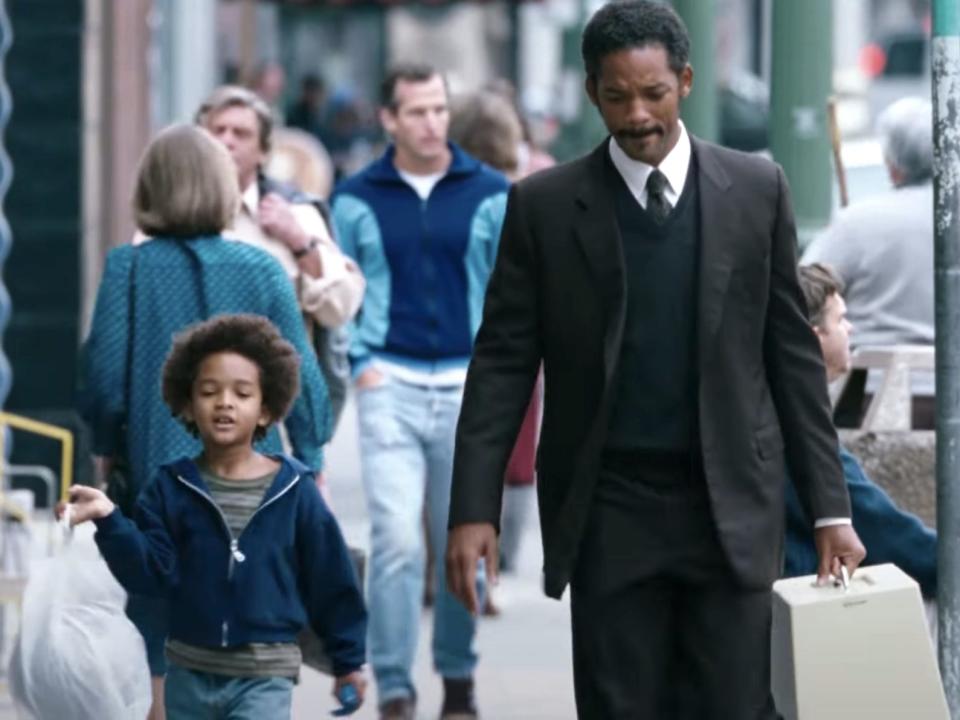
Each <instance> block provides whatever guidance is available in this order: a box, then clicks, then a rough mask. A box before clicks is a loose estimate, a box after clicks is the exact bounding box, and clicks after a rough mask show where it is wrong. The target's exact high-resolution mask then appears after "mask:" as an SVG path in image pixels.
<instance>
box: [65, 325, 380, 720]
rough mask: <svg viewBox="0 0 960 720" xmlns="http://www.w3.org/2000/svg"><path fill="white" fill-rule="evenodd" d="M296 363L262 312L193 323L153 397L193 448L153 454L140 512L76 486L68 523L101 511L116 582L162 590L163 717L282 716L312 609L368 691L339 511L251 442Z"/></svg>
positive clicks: (337, 667) (359, 614)
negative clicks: (155, 469)
mask: <svg viewBox="0 0 960 720" xmlns="http://www.w3.org/2000/svg"><path fill="white" fill-rule="evenodd" d="M298 366H299V357H298V356H297V354H296V351H295V350H294V349H293V347H292V346H291V345H290V344H289V343H287V342H286V341H285V340H284V339H283V338H282V337H281V336H280V334H279V332H278V331H277V329H276V328H275V327H274V326H273V325H272V324H271V323H270V322H269V321H268V320H266V319H264V318H262V317H259V316H254V315H221V316H219V317H215V318H213V319H212V320H209V321H207V322H203V323H200V324H198V325H195V326H193V327H191V328H189V329H188V330H186V331H185V332H183V333H181V334H180V335H178V336H177V337H176V338H175V341H174V345H173V349H172V350H171V352H170V355H169V356H168V358H167V361H166V364H165V365H164V368H163V398H164V400H165V402H166V403H167V404H168V405H169V407H170V410H171V412H172V413H173V414H174V416H176V417H177V418H179V419H180V420H181V421H182V422H183V423H184V424H185V425H186V427H187V429H188V430H190V431H191V432H193V433H195V434H196V435H198V436H199V437H200V439H201V440H202V442H203V452H202V453H201V455H200V456H199V457H197V458H195V459H188V458H184V459H181V460H178V461H177V462H174V463H171V464H169V465H165V466H163V467H161V468H160V471H159V473H158V474H157V475H156V476H155V478H154V480H153V481H152V482H151V483H149V485H148V486H147V487H146V488H144V490H143V492H142V493H141V496H140V499H139V501H138V504H137V508H136V512H135V514H134V521H131V520H128V519H127V518H125V517H124V516H123V515H122V514H121V513H120V512H119V511H118V510H117V509H116V508H115V506H114V505H113V503H112V502H111V501H110V500H109V499H108V498H107V497H106V495H104V494H103V493H102V492H100V491H99V490H96V489H94V488H90V487H83V486H74V487H73V488H71V493H70V498H71V503H70V505H69V506H68V507H69V509H70V512H71V522H72V523H73V524H77V523H81V522H85V521H87V520H93V521H94V522H95V523H96V525H97V532H96V536H95V539H96V542H97V545H98V546H99V548H100V552H101V553H102V555H103V557H104V559H105V560H106V561H107V564H108V565H109V567H110V570H111V571H112V572H113V574H114V575H115V576H116V578H117V579H118V580H119V582H120V583H121V584H122V585H123V586H124V588H126V589H127V591H128V592H131V593H140V594H144V595H166V596H167V597H169V599H170V606H171V613H170V614H171V618H170V636H169V639H168V641H167V649H166V652H167V658H168V661H169V662H170V670H169V673H168V675H167V681H166V693H165V694H166V701H165V702H166V710H167V717H168V718H169V720H181V719H184V720H186V719H187V718H189V719H191V720H192V719H193V718H201V717H202V718H211V720H212V719H214V718H224V719H226V718H230V719H231V720H234V719H242V720H246V719H248V718H249V719H251V720H252V719H253V718H258V719H260V718H271V720H273V719H274V718H289V717H290V704H291V696H292V690H293V684H294V681H295V679H296V678H297V676H298V674H299V670H300V662H301V657H300V649H299V646H298V645H297V643H296V637H297V634H298V632H299V631H300V629H301V628H302V627H303V626H304V624H305V623H306V622H307V621H308V620H309V622H310V624H311V625H312V627H313V628H314V629H315V630H316V632H317V634H318V635H319V637H320V638H321V639H322V640H323V642H324V647H325V649H326V651H327V653H328V654H329V655H330V657H331V659H332V661H333V668H334V674H335V675H336V681H335V685H334V694H335V695H338V696H340V693H341V691H342V690H344V689H346V686H352V689H353V690H354V692H355V693H356V696H357V699H358V700H359V701H362V699H363V693H364V688H365V684H366V681H365V679H364V677H363V674H362V672H361V666H362V665H363V662H364V653H365V647H364V641H365V636H366V623H367V617H366V610H365V609H364V605H363V599H362V594H361V590H360V588H359V587H358V585H357V578H356V574H355V572H354V569H353V566H352V564H351V562H350V558H349V556H348V554H347V549H346V546H345V545H344V541H343V538H342V536H341V535H340V530H339V528H338V526H337V523H336V521H335V520H334V518H333V516H332V515H331V514H330V511H329V510H328V509H327V507H326V505H325V504H324V502H323V500H322V499H321V497H320V494H319V492H318V491H317V487H316V485H315V484H314V483H313V482H312V478H311V471H310V470H308V469H307V468H306V467H304V466H303V465H301V464H300V463H298V462H297V461H296V460H293V459H292V458H289V457H287V456H285V455H274V456H268V455H262V454H260V453H258V452H256V451H255V450H254V448H253V443H254V442H255V441H256V440H258V439H259V438H261V437H263V435H264V434H265V433H266V431H267V429H268V428H269V426H270V425H271V424H272V423H274V422H276V421H279V420H281V419H282V418H283V417H284V415H285V414H286V412H287V410H288V408H289V407H290V404H291V403H292V402H293V399H294V398H295V397H296V395H297V392H298V377H299V376H298ZM60 509H61V511H62V510H63V508H62V507H61V508H60Z"/></svg>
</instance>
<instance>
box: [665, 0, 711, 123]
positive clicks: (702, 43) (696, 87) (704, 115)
mask: <svg viewBox="0 0 960 720" xmlns="http://www.w3.org/2000/svg"><path fill="white" fill-rule="evenodd" d="M673 6H674V8H675V9H676V11H677V13H678V14H679V15H680V17H682V18H683V22H684V23H685V24H686V26H687V31H688V32H689V33H690V65H692V66H693V91H692V92H691V93H690V96H689V97H688V98H687V99H686V100H684V101H683V105H682V106H681V109H682V111H683V113H682V114H683V122H684V124H685V125H686V126H687V130H689V131H690V132H692V133H693V134H694V135H696V136H697V137H700V138H703V139H704V140H710V141H711V142H716V141H717V139H718V138H719V136H720V130H719V125H720V122H719V115H720V113H719V93H718V92H717V78H716V75H717V74H716V72H715V68H716V65H717V57H716V45H717V41H716V35H717V33H716V2H715V0H673Z"/></svg>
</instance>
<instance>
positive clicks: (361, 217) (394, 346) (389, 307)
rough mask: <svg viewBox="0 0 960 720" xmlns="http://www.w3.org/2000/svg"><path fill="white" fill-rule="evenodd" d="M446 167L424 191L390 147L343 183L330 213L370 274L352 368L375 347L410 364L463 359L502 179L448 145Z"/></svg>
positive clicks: (356, 325)
mask: <svg viewBox="0 0 960 720" xmlns="http://www.w3.org/2000/svg"><path fill="white" fill-rule="evenodd" d="M450 150H451V153H452V160H451V163H450V167H449V169H448V170H447V173H446V174H445V175H444V176H443V177H442V178H441V179H440V181H439V182H438V183H437V184H436V186H435V187H434V188H433V191H432V192H431V193H430V196H429V197H428V198H427V199H426V200H421V199H420V197H419V196H418V195H417V193H416V192H415V191H414V189H413V188H412V187H410V186H409V185H408V184H407V183H406V182H405V181H404V180H403V178H402V177H401V176H400V174H399V173H398V172H397V169H396V167H395V166H394V163H393V160H394V152H395V151H394V148H393V147H392V146H391V147H390V148H389V149H388V150H387V152H386V153H385V154H384V155H383V156H382V157H381V158H380V159H378V160H376V161H375V162H373V163H371V164H370V165H369V166H368V167H367V168H365V169H364V170H363V171H361V172H360V173H358V174H357V175H354V176H353V177H351V178H348V179H347V180H345V181H344V182H343V183H341V184H340V185H339V186H338V187H337V189H336V192H335V193H334V198H333V218H334V222H335V224H336V227H337V234H338V237H339V239H340V244H341V247H342V248H343V250H344V252H345V253H347V254H348V255H349V256H350V257H352V258H353V259H354V260H355V261H356V262H357V264H358V265H359V266H360V269H361V270H362V271H363V274H364V276H365V277H366V279H367V290H366V294H365V295H364V299H363V306H362V307H361V308H360V312H359V314H358V315H357V317H356V318H355V319H354V321H353V323H352V325H351V347H350V360H351V364H352V367H353V374H354V376H356V375H358V374H359V373H360V372H362V371H363V369H364V367H366V365H367V364H368V363H369V362H370V360H371V359H372V357H373V356H374V355H385V356H387V357H389V358H390V359H391V360H392V361H394V362H398V361H399V362H404V361H407V364H410V365H411V366H413V367H422V366H423V365H424V364H426V365H429V366H431V367H439V366H443V365H448V366H454V365H458V364H462V365H463V366H464V367H465V366H466V364H467V362H468V361H469V358H470V353H471V351H472V349H473V337H474V335H475V334H476V331H477V329H478V328H479V327H480V316H481V313H482V310H483V298H484V294H485V293H486V287H487V279H488V278H489V276H490V272H491V270H492V269H493V261H494V259H495V258H496V254H497V245H498V243H499V240H500V226H501V224H502V223H503V215H504V212H505V210H506V204H507V194H506V193H507V188H508V182H507V179H506V178H505V177H504V176H503V175H501V174H500V173H498V172H496V171H495V170H493V169H492V168H490V167H488V166H486V165H484V164H483V163H481V162H480V161H479V160H476V159H475V158H473V157H471V156H470V155H468V154H467V153H465V152H464V151H463V150H461V149H460V148H459V147H457V146H456V145H454V144H452V143H451V144H450Z"/></svg>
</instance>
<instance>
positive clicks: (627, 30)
mask: <svg viewBox="0 0 960 720" xmlns="http://www.w3.org/2000/svg"><path fill="white" fill-rule="evenodd" d="M648 45H662V46H663V49H664V50H666V51H667V62H668V63H669V64H670V69H671V70H673V71H674V72H675V73H676V74H677V75H679V74H680V73H681V72H682V71H683V68H684V67H686V66H687V63H688V62H689V60H690V36H689V35H688V34H687V27H686V25H684V24H683V20H681V19H680V16H679V15H677V13H676V12H675V11H674V10H673V8H671V7H669V6H668V5H665V4H663V3H660V2H654V1H653V0H619V1H618V2H611V3H609V4H607V5H604V6H603V7H602V8H600V9H599V10H597V12H596V13H594V15H593V17H592V18H590V22H588V23H587V26H586V28H584V30H583V41H582V44H581V46H580V51H581V54H582V55H583V65H584V68H585V69H586V71H587V76H588V77H590V78H593V79H596V77H597V74H598V73H599V72H600V63H602V62H603V59H604V58H605V57H606V56H607V55H610V54H611V53H615V52H619V51H620V50H629V49H631V48H642V47H646V46H648Z"/></svg>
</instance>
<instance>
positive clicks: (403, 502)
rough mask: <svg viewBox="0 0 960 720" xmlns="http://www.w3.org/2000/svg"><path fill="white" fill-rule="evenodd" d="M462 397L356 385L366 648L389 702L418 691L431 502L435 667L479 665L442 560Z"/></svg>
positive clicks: (394, 383) (397, 384)
mask: <svg viewBox="0 0 960 720" xmlns="http://www.w3.org/2000/svg"><path fill="white" fill-rule="evenodd" d="M462 398H463V386H462V385H454V386H445V387H428V386H422V385H415V384H411V383H409V382H405V381H402V380H399V379H397V378H391V377H389V375H387V376H386V378H385V381H384V383H383V384H382V385H380V386H377V387H373V388H369V389H365V390H359V391H358V392H357V412H358V415H359V422H360V459H361V472H362V475H363V484H364V488H365V490H366V494H367V504H368V506H369V512H370V523H371V535H372V536H371V542H370V545H371V551H370V572H369V582H368V586H367V587H368V605H369V617H370V619H369V642H368V652H369V658H370V663H371V665H372V666H373V672H374V677H375V678H376V681H377V688H378V691H379V700H380V702H381V703H384V702H386V701H388V700H392V699H394V698H397V697H411V696H413V695H414V694H415V690H414V686H413V679H412V676H411V671H412V668H413V660H414V655H415V654H416V650H417V636H418V628H419V625H420V613H421V607H422V602H423V581H424V565H425V561H426V553H425V548H424V542H423V529H422V528H423V525H422V518H423V508H424V501H426V508H427V516H428V532H429V536H430V544H431V547H432V548H433V551H434V553H435V556H436V558H437V561H436V563H435V566H436V567H435V570H436V596H435V605H434V614H433V664H434V668H435V669H436V670H437V672H439V673H440V675H442V676H443V677H447V678H467V677H471V676H472V675H473V671H474V668H475V667H476V664H477V653H476V650H475V649H474V636H475V634H476V622H475V620H474V618H473V617H472V616H471V615H470V613H468V612H467V610H466V608H464V606H463V605H462V604H461V603H460V602H459V601H458V600H457V599H456V598H454V597H453V595H451V594H450V593H449V591H448V590H447V584H446V572H445V568H444V561H443V556H444V552H445V551H446V547H447V519H448V518H447V516H448V513H449V509H450V483H451V479H452V473H453V443H454V436H455V432H456V426H457V417H458V416H459V414H460V403H461V400H462ZM478 582H479V581H478ZM480 589H481V591H482V588H480Z"/></svg>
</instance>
